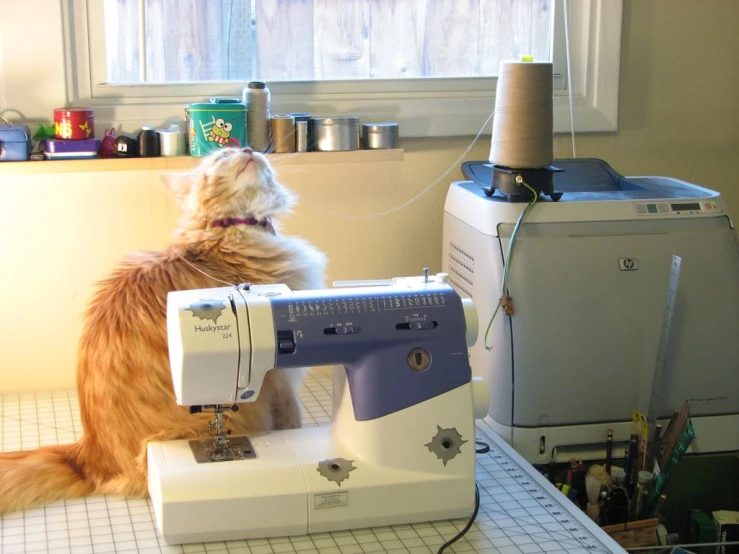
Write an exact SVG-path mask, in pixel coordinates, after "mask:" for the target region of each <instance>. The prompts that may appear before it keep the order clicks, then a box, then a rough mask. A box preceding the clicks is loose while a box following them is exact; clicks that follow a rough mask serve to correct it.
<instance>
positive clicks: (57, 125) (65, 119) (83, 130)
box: [54, 108, 95, 140]
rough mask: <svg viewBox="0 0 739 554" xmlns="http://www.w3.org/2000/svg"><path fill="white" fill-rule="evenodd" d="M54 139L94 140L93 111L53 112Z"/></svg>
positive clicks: (74, 109)
mask: <svg viewBox="0 0 739 554" xmlns="http://www.w3.org/2000/svg"><path fill="white" fill-rule="evenodd" d="M54 138H57V139H67V140H82V139H91V138H95V110H93V109H92V108H57V109H56V110H54Z"/></svg>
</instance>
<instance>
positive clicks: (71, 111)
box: [54, 108, 95, 117]
mask: <svg viewBox="0 0 739 554" xmlns="http://www.w3.org/2000/svg"><path fill="white" fill-rule="evenodd" d="M54 115H61V116H62V117H71V116H72V115H82V116H87V117H92V116H94V115H95V110H94V109H93V108H56V109H55V110H54Z"/></svg>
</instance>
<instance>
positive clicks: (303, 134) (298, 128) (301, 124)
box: [295, 121, 308, 152]
mask: <svg viewBox="0 0 739 554" xmlns="http://www.w3.org/2000/svg"><path fill="white" fill-rule="evenodd" d="M295 151H296V152H307V151H308V122H307V121H295Z"/></svg>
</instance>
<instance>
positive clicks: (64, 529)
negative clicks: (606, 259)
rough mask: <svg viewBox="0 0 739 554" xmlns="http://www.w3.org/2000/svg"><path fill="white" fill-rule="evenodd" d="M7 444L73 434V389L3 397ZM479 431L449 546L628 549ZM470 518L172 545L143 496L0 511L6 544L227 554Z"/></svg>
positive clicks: (319, 414)
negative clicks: (466, 514)
mask: <svg viewBox="0 0 739 554" xmlns="http://www.w3.org/2000/svg"><path fill="white" fill-rule="evenodd" d="M300 399H301V401H302V403H303V407H304V410H303V412H304V426H306V427H307V426H315V425H326V424H328V423H330V421H331V417H330V414H331V373H330V370H328V369H325V368H316V369H313V370H311V371H310V373H309V374H308V377H307V379H306V381H305V384H304V386H303V388H302V390H301V391H300ZM0 428H1V429H2V433H1V434H0V450H1V451H4V452H8V451H12V450H28V449H33V448H37V447H39V446H43V445H47V444H61V443H67V442H72V441H74V440H76V439H77V438H78V437H79V436H81V434H82V425H81V424H80V420H79V407H78V404H77V398H76V395H75V393H74V392H73V391H56V392H49V393H32V394H12V395H4V396H0ZM478 439H479V440H482V441H485V442H487V443H488V444H489V445H490V446H491V449H490V452H488V453H487V454H481V455H478V463H477V481H478V484H479V488H480V501H481V505H480V511H479V513H478V515H477V519H476V521H475V523H474V525H473V526H472V528H471V529H470V530H469V531H468V532H467V534H466V535H464V537H462V538H461V539H460V540H459V541H457V542H456V543H454V545H452V546H451V547H449V548H448V549H447V550H446V552H471V553H472V552H476V553H479V554H493V553H499V554H514V553H515V554H525V553H534V552H546V553H551V554H561V553H565V552H566V553H570V554H584V553H592V552H597V553H603V552H605V553H610V552H624V551H623V550H622V549H620V548H619V546H618V545H617V544H616V543H615V542H613V541H612V540H611V539H610V538H609V537H608V536H607V535H606V534H605V533H603V532H602V531H600V529H598V527H597V526H596V525H595V524H594V523H593V522H591V521H590V520H589V519H588V518H587V517H586V516H585V515H584V514H583V513H582V512H581V511H580V510H578V509H577V508H576V507H575V506H574V505H573V504H572V503H571V502H570V501H568V500H567V499H566V498H565V497H564V496H563V495H562V494H561V493H559V492H558V491H557V490H556V489H555V488H554V487H553V486H552V485H551V484H549V483H548V482H547V481H546V480H545V479H544V478H543V477H542V476H541V475H539V474H538V473H537V472H536V471H535V470H534V469H533V468H532V467H531V465H530V464H528V463H527V462H525V461H524V460H523V459H522V458H521V457H520V456H518V454H516V452H514V451H513V450H512V449H511V448H510V447H509V446H508V445H507V444H506V443H505V442H504V441H503V440H502V439H500V438H499V437H498V436H497V435H496V434H495V433H494V432H493V431H492V430H491V429H490V428H489V427H487V426H486V425H485V424H483V423H480V424H479V425H478ZM466 523H467V521H466V520H465V519H459V520H452V521H438V522H433V523H421V524H412V525H393V526H388V527H380V528H372V529H355V530H351V531H338V532H332V533H320V534H314V535H309V536H301V537H286V538H277V539H263V540H254V539H250V540H240V541H228V542H211V543H205V544H202V543H201V544H188V545H179V546H167V545H165V544H164V541H163V540H162V539H161V537H160V536H159V534H158V533H157V531H156V528H155V524H154V511H153V508H152V506H151V504H150V503H149V501H148V500H146V499H134V498H120V497H109V496H92V497H87V498H81V499H74V500H67V501H64V502H56V503H54V504H50V505H47V506H45V507H43V508H39V509H36V510H29V511H26V512H20V513H13V514H6V515H5V516H3V517H0V552H2V554H13V553H18V552H55V553H56V552H58V553H63V552H70V553H74V554H77V553H79V554H82V553H88V552H95V553H96V552H139V553H160V552H161V553H188V552H217V553H220V554H226V553H231V554H236V553H240V554H241V553H252V554H270V553H275V554H278V553H290V552H296V553H300V554H310V553H316V552H320V553H322V554H323V553H325V554H355V553H356V554H361V553H365V552H366V553H370V552H396V553H413V554H416V553H419V554H420V553H424V554H427V553H434V552H436V551H437V550H438V548H439V547H440V546H441V545H442V544H443V543H444V542H446V541H447V540H449V539H450V538H452V537H453V536H454V535H456V534H457V532H458V531H459V530H460V529H462V528H463V527H464V526H465V524H466Z"/></svg>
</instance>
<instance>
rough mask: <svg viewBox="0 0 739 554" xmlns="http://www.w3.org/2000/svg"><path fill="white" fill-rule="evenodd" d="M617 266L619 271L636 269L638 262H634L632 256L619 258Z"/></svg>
mask: <svg viewBox="0 0 739 554" xmlns="http://www.w3.org/2000/svg"><path fill="white" fill-rule="evenodd" d="M618 268H619V269H620V270H621V271H636V270H637V269H639V264H638V263H636V260H635V259H634V258H619V259H618Z"/></svg>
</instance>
